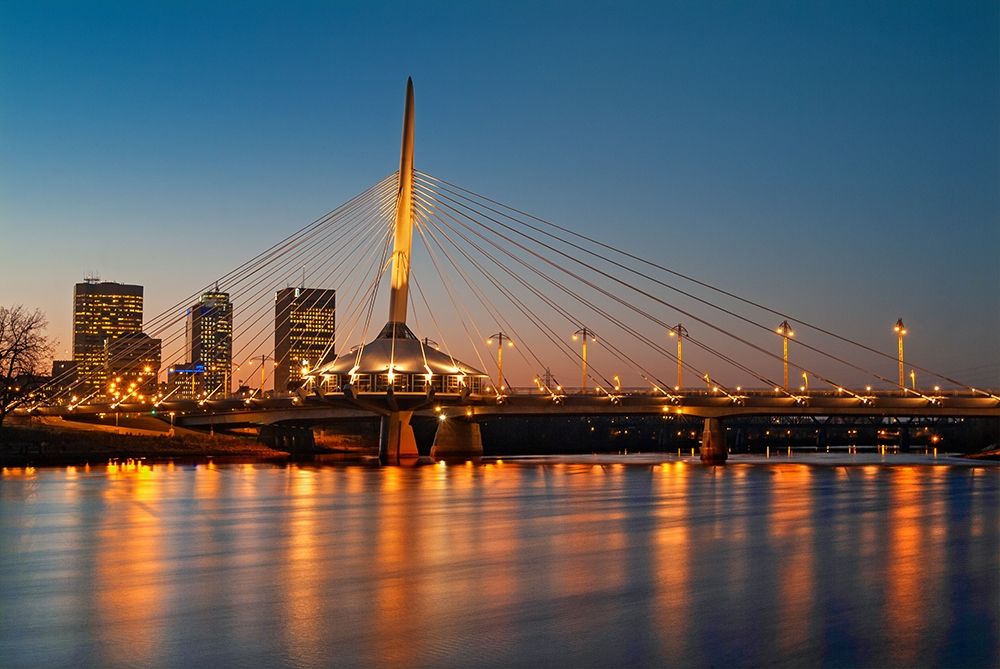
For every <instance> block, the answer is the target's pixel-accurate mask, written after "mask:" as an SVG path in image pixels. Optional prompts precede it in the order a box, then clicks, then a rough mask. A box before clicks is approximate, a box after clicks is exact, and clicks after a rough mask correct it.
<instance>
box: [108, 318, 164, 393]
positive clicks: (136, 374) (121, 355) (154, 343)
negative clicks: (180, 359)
mask: <svg viewBox="0 0 1000 669" xmlns="http://www.w3.org/2000/svg"><path fill="white" fill-rule="evenodd" d="M159 371H160V340H159V339H154V338H153V337H150V336H149V335H147V334H144V333H142V332H129V333H126V334H123V335H122V336H121V337H118V338H117V339H115V340H113V341H111V342H110V343H108V351H107V378H108V391H109V392H108V394H109V395H110V396H111V397H114V398H115V399H121V398H127V399H128V400H142V399H144V398H145V396H146V395H153V394H154V393H156V391H157V378H158V376H159Z"/></svg>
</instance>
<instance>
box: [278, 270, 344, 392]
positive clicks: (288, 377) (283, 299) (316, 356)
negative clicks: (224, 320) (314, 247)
mask: <svg viewBox="0 0 1000 669" xmlns="http://www.w3.org/2000/svg"><path fill="white" fill-rule="evenodd" d="M336 298H337V291H335V290H328V289H325V288H283V289H282V290H279V291H278V292H277V293H276V294H275V296H274V360H275V366H274V390H275V393H276V394H282V393H287V392H294V391H295V390H296V389H297V388H298V387H299V386H300V385H301V383H302V368H303V367H305V368H308V369H311V368H313V367H316V366H318V365H321V364H323V363H324V362H327V361H329V360H331V359H332V358H333V357H334V346H333V339H334V334H335V327H334V326H335V325H336V313H335V312H336V306H337V299H336Z"/></svg>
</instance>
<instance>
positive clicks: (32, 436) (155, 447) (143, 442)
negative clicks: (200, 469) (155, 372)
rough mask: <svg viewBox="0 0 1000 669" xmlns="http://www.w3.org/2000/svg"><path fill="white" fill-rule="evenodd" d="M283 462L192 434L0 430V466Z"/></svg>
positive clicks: (233, 441)
mask: <svg viewBox="0 0 1000 669" xmlns="http://www.w3.org/2000/svg"><path fill="white" fill-rule="evenodd" d="M209 457H212V458H232V459H236V460H242V459H245V460H262V459H286V458H287V457H288V454H287V453H284V452H282V451H275V450H273V449H270V448H268V447H267V446H265V445H263V444H260V443H257V441H256V439H254V438H252V437H236V436H230V435H219V434H216V435H209V434H204V433H200V432H195V431H192V430H181V429H178V430H172V429H170V428H169V426H166V427H165V429H163V430H162V431H156V430H150V429H140V428H130V427H115V426H96V427H95V426H92V425H74V424H73V423H71V422H69V421H59V422H58V423H56V424H53V422H52V421H49V422H48V423H41V422H38V421H32V422H29V423H20V424H18V423H13V422H12V423H5V424H4V426H3V427H0V466H4V467H24V466H46V465H82V464H87V463H90V464H97V463H104V462H107V461H108V460H125V459H128V458H132V459H139V458H144V459H150V460H154V459H155V460H166V459H193V460H197V459H205V458H209Z"/></svg>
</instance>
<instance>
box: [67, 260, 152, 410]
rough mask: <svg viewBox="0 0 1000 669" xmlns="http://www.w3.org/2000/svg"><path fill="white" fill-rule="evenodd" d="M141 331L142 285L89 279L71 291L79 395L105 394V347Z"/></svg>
mask: <svg viewBox="0 0 1000 669" xmlns="http://www.w3.org/2000/svg"><path fill="white" fill-rule="evenodd" d="M141 331H142V286H135V285H130V284H125V283H113V282H110V281H101V280H100V279H97V278H91V277H88V278H87V279H85V280H84V282H83V283H78V284H76V285H75V286H74V288H73V361H74V362H75V363H76V374H77V380H78V381H79V382H80V386H79V392H80V393H100V394H106V393H107V378H108V377H107V365H108V362H109V361H108V359H107V348H108V345H109V344H110V343H111V342H113V341H115V340H116V339H118V338H119V337H121V336H122V335H125V334H129V333H135V332H141Z"/></svg>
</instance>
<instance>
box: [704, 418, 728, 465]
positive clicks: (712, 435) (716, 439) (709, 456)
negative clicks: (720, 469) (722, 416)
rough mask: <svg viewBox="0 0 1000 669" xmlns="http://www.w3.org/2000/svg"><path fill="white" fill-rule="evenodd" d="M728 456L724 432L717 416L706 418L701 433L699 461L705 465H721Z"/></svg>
mask: <svg viewBox="0 0 1000 669" xmlns="http://www.w3.org/2000/svg"><path fill="white" fill-rule="evenodd" d="M728 457H729V451H727V450H726V433H725V432H724V431H723V429H722V425H721V423H720V422H719V419H718V418H706V419H705V429H704V430H703V431H702V433H701V461H702V462H704V463H705V464H706V465H721V464H724V463H725V462H726V458H728Z"/></svg>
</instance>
